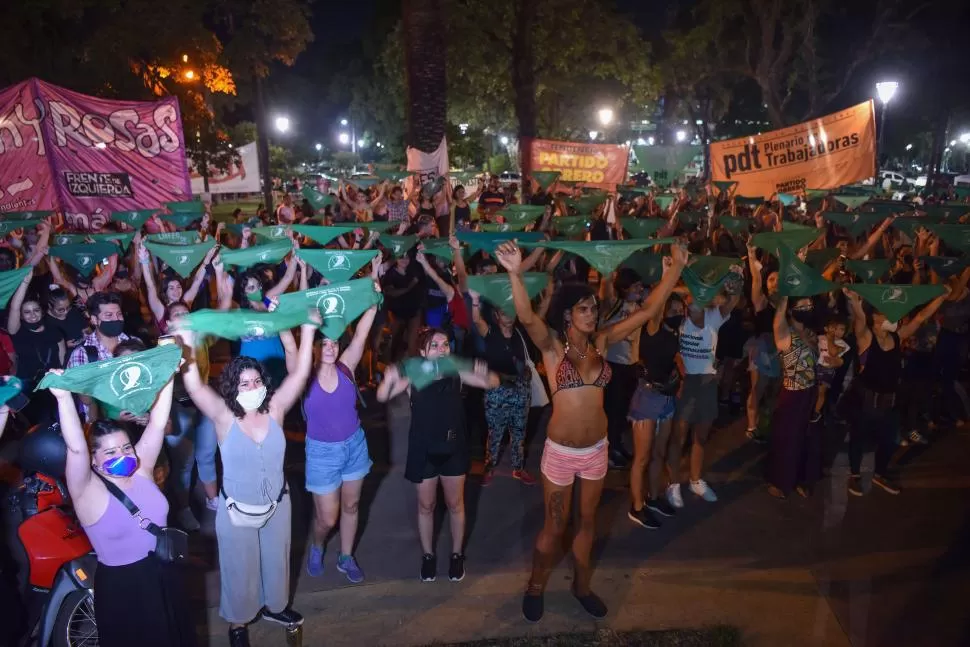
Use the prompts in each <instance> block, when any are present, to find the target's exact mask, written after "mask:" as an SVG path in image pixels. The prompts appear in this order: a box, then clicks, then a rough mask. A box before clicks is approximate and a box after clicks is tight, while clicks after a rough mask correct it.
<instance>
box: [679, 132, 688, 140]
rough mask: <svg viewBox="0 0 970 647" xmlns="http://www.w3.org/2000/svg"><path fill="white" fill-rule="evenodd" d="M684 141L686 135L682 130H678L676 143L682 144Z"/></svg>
mask: <svg viewBox="0 0 970 647" xmlns="http://www.w3.org/2000/svg"><path fill="white" fill-rule="evenodd" d="M685 139H687V133H686V132H684V131H683V130H678V131H677V141H678V142H682V141H684V140H685Z"/></svg>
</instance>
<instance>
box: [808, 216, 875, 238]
mask: <svg viewBox="0 0 970 647" xmlns="http://www.w3.org/2000/svg"><path fill="white" fill-rule="evenodd" d="M822 217H823V218H825V219H826V220H828V221H829V222H831V223H834V224H836V225H838V226H839V227H842V228H843V229H846V230H847V231H848V232H849V235H850V236H852V237H853V238H857V237H859V236H861V235H863V234H865V233H867V232H868V231H869V230H870V229H872V228H873V227H876V226H878V225H879V223H881V222H882V221H883V220H885V219H886V217H885V216H881V215H879V214H878V213H858V212H855V213H837V212H835V211H823V212H822Z"/></svg>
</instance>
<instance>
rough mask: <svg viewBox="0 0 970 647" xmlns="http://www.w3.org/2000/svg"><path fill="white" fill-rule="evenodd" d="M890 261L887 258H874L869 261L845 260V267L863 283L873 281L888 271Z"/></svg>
mask: <svg viewBox="0 0 970 647" xmlns="http://www.w3.org/2000/svg"><path fill="white" fill-rule="evenodd" d="M890 265H891V261H890V260H889V259H887V258H874V259H872V260H869V261H853V260H847V261H846V262H845V269H847V270H849V271H850V272H852V273H853V274H855V275H856V277H858V279H859V280H860V281H862V282H863V283H875V282H877V281H878V280H879V279H881V278H882V277H883V276H885V275H886V272H888V271H889V267H890Z"/></svg>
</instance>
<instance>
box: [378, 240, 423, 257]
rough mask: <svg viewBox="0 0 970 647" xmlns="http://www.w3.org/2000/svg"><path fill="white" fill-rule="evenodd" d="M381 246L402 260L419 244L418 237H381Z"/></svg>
mask: <svg viewBox="0 0 970 647" xmlns="http://www.w3.org/2000/svg"><path fill="white" fill-rule="evenodd" d="M380 241H381V244H382V245H384V247H386V248H387V249H388V250H390V252H391V254H392V255H394V256H397V257H398V258H400V257H401V256H404V255H405V254H407V253H408V250H410V249H411V248H412V247H414V246H415V245H416V244H417V242H418V237H417V236H381V237H380Z"/></svg>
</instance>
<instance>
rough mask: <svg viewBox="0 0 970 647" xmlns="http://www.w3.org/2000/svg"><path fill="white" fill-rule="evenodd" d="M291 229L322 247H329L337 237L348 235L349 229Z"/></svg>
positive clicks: (292, 227) (294, 226) (310, 227)
mask: <svg viewBox="0 0 970 647" xmlns="http://www.w3.org/2000/svg"><path fill="white" fill-rule="evenodd" d="M290 229H292V230H293V231H295V232H296V233H298V234H300V235H301V236H306V237H307V238H309V239H310V240H312V241H314V242H315V243H319V244H321V245H327V244H329V243H330V241H332V240H333V239H334V238H336V237H337V236H343V235H344V234H346V233H347V229H346V228H344V227H324V226H322V225H290Z"/></svg>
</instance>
